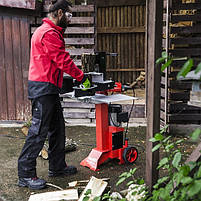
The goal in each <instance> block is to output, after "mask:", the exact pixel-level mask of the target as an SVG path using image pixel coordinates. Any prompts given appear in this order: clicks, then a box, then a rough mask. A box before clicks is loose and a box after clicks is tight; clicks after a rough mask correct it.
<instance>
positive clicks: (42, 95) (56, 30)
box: [18, 0, 90, 189]
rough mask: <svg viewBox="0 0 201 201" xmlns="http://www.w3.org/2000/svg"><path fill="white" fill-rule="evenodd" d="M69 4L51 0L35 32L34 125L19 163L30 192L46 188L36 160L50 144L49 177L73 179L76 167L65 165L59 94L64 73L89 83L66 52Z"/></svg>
mask: <svg viewBox="0 0 201 201" xmlns="http://www.w3.org/2000/svg"><path fill="white" fill-rule="evenodd" d="M70 7H71V4H70V3H69V2H68V1H67V0H52V4H51V6H50V8H49V14H48V18H44V19H43V24H42V25H41V26H40V27H39V28H38V29H37V30H36V31H35V32H34V34H33V36H32V39H31V55H30V66H29V78H28V98H29V99H30V100H31V101H32V124H31V126H30V128H29V132H28V136H27V138H26V141H25V144H24V147H23V149H22V152H21V154H20V156H19V159H18V176H19V181H18V185H19V186H22V187H29V188H31V189H42V188H44V187H45V186H46V182H45V181H44V180H43V179H39V178H38V177H37V174H36V158H37V157H38V155H39V153H40V151H41V149H42V148H43V145H44V142H45V140H46V137H48V141H49V150H48V158H49V176H60V175H70V174H74V173H76V172H77V169H76V167H74V166H67V164H66V162H65V124H64V117H63V112H62V107H61V103H60V99H59V91H60V89H61V87H62V82H63V73H64V72H65V73H67V74H69V75H71V76H72V77H73V78H75V79H76V80H77V81H78V82H80V83H81V84H82V85H84V86H86V88H87V87H89V86H90V82H89V80H88V79H87V78H86V77H85V75H84V73H83V72H82V71H81V70H80V69H79V68H77V66H76V65H75V64H74V62H73V61H72V59H71V58H70V55H69V53H68V52H66V51H65V43H64V39H63V33H64V31H65V29H66V28H67V26H68V24H69V22H70V19H71V17H72V14H71V13H70Z"/></svg>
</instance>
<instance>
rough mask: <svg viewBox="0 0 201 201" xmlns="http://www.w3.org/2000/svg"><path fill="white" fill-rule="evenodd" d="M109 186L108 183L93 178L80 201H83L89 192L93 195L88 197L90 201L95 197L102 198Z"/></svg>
mask: <svg viewBox="0 0 201 201" xmlns="http://www.w3.org/2000/svg"><path fill="white" fill-rule="evenodd" d="M107 184H108V183H107V182H106V181H103V180H102V179H97V178H95V177H93V176H92V177H91V179H90V181H89V183H88V184H87V186H86V188H85V189H84V191H83V192H82V194H81V196H80V198H79V200H78V201H82V200H83V198H84V197H85V196H86V195H85V193H86V192H87V190H91V193H90V194H89V195H87V196H88V197H89V201H92V200H93V199H94V198H95V197H99V196H101V195H102V193H103V192H104V190H105V188H106V187H107Z"/></svg>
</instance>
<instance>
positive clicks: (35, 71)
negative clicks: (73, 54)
mask: <svg viewBox="0 0 201 201" xmlns="http://www.w3.org/2000/svg"><path fill="white" fill-rule="evenodd" d="M62 34H63V30H62V28H61V27H59V26H56V25H55V24H54V23H53V22H52V21H51V20H49V19H48V18H44V19H43V24H42V25H41V26H40V27H39V28H37V29H36V31H35V32H34V34H33V36H32V39H31V52H30V65H29V78H28V97H29V98H30V99H33V98H37V97H40V96H42V95H46V94H57V93H59V89H60V88H61V87H62V83H63V73H64V72H65V73H67V74H69V75H71V76H72V77H73V78H75V79H76V80H77V81H81V80H82V78H83V76H84V74H83V72H82V71H81V70H80V69H79V68H78V67H77V66H76V65H75V64H74V62H73V60H72V59H71V58H70V55H69V53H68V52H66V51H65V42H64V39H63V35H62Z"/></svg>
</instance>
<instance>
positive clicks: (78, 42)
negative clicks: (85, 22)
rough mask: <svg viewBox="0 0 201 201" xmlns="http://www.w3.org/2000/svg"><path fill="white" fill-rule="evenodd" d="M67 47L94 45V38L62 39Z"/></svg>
mask: <svg viewBox="0 0 201 201" xmlns="http://www.w3.org/2000/svg"><path fill="white" fill-rule="evenodd" d="M64 41H65V43H66V44H68V45H94V38H64Z"/></svg>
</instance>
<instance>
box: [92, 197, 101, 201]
mask: <svg viewBox="0 0 201 201" xmlns="http://www.w3.org/2000/svg"><path fill="white" fill-rule="evenodd" d="M100 200H101V197H100V196H99V197H95V198H94V199H93V201H100Z"/></svg>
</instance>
